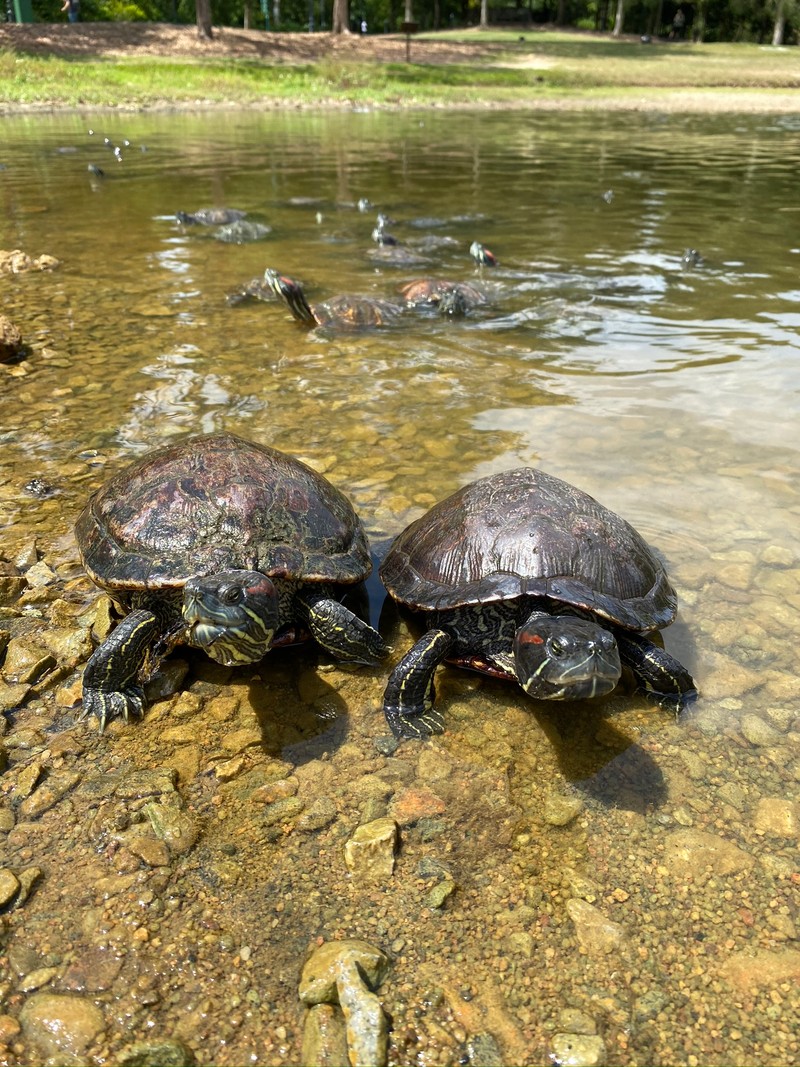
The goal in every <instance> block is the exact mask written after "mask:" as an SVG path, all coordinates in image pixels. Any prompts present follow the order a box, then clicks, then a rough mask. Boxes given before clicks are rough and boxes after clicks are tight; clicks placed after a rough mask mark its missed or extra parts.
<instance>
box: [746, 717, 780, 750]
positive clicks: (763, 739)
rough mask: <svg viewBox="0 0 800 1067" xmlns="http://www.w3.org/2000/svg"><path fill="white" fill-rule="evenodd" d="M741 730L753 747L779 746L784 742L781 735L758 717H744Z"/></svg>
mask: <svg viewBox="0 0 800 1067" xmlns="http://www.w3.org/2000/svg"><path fill="white" fill-rule="evenodd" d="M741 729H742V734H743V735H744V737H745V738H746V740H748V741H749V742H750V744H751V745H758V746H762V745H777V744H780V742H781V741H782V740H783V738H782V736H781V734H780V733H779V732H778V731H777V730H776V729H775V728H774V727H772V726H770V725H769V723H766V722H764V720H763V719H762V718H760V717H759V716H758V715H743V716H742V727H741Z"/></svg>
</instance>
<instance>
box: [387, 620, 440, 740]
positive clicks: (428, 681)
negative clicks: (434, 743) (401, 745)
mask: <svg viewBox="0 0 800 1067" xmlns="http://www.w3.org/2000/svg"><path fill="white" fill-rule="evenodd" d="M454 644H455V640H454V638H453V637H452V636H451V635H450V634H448V633H447V632H446V631H445V630H438V629H434V630H428V632H427V633H426V634H424V635H423V636H422V637H421V638H420V639H419V641H417V643H416V644H415V645H414V647H413V648H412V649H411V651H410V652H407V653H406V654H405V656H403V658H402V659H401V660H400V662H399V663H398V664H397V666H396V667H395V669H394V670H393V671H392V673H391V675H390V676H389V681H388V683H387V685H386V690H385V691H384V694H383V713H384V715H385V716H386V722H387V723H388V725H389V729H390V730H391V731H392V733H393V734H394V735H395V737H405V738H418V739H420V740H425V738H427V737H430V735H431V734H440V733H442V732H443V730H444V717H443V715H442V713H441V712H440V711H437V710H436V709H435V708H434V706H433V700H434V685H433V678H434V673H435V671H436V668H437V667H438V665H439V664H440V663H441V662H442V660H443V659H444V658H445V656H447V654H448V652H450V650H451V649H452V647H453V645H454Z"/></svg>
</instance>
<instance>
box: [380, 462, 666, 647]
mask: <svg viewBox="0 0 800 1067" xmlns="http://www.w3.org/2000/svg"><path fill="white" fill-rule="evenodd" d="M381 577H382V578H383V581H384V583H385V584H386V586H387V588H388V589H389V591H390V593H391V594H392V596H394V597H395V598H396V599H397V600H399V601H400V602H401V603H403V604H406V605H407V606H408V607H411V608H414V609H417V610H424V611H436V610H444V609H449V608H455V607H463V606H466V605H469V604H486V603H491V602H493V601H499V600H509V599H513V598H515V597H520V596H536V597H548V598H550V599H551V600H553V601H554V602H557V603H560V604H563V605H568V606H571V607H575V608H579V609H581V610H584V611H589V612H592V613H594V614H597V615H599V616H601V617H604V618H607V619H609V620H611V621H612V622H615V623H617V624H618V625H620V626H623V627H625V628H627V629H630V630H638V631H642V632H644V631H649V630H654V629H658V628H660V627H661V626H666V625H668V624H669V623H670V622H671V621H672V620H673V618H674V616H675V612H676V607H677V598H676V596H675V593H674V591H673V590H672V587H671V586H670V584H669V581H668V578H667V575H666V572H665V570H664V568H663V566H662V564H661V562H660V561H659V560H658V558H657V557H656V556H655V555H654V554H653V552H652V550H651V549H650V547H649V546H648V544H647V543H646V542H645V541H644V539H643V538H642V537H641V536H640V534H638V533H637V531H636V530H634V528H633V527H632V526H631V525H630V524H629V523H627V522H626V521H625V520H624V519H622V518H621V517H620V516H618V515H616V514H614V513H613V512H612V511H609V510H608V509H607V508H605V507H603V506H602V505H601V504H599V503H598V502H597V501H596V500H594V499H593V498H592V497H590V496H589V495H588V494H586V493H584V492H582V491H581V490H579V489H577V488H575V487H574V486H571V485H569V484H568V483H566V482H563V481H561V480H560V479H558V478H554V477H553V476H551V475H548V474H546V473H545V472H543V471H539V470H536V469H534V468H520V469H517V470H512V471H506V472H505V473H504V474H500V475H493V476H491V477H490V478H486V479H480V480H479V481H477V482H473V483H472V484H471V485H468V486H465V487H464V488H463V489H462V490H459V491H458V492H456V493H454V494H453V495H452V496H451V497H449V498H447V499H446V500H444V501H442V502H441V503H440V504H438V505H436V506H435V507H434V508H432V509H431V511H430V512H428V513H427V514H426V515H425V516H423V517H422V518H421V519H419V520H417V522H415V523H412V524H411V526H410V527H409V528H408V529H407V530H406V531H405V532H404V533H403V534H402V535H401V536H400V538H398V540H397V541H396V542H395V544H394V546H393V548H392V551H391V553H390V554H389V556H387V559H386V560H385V561H384V564H383V566H382V568H381Z"/></svg>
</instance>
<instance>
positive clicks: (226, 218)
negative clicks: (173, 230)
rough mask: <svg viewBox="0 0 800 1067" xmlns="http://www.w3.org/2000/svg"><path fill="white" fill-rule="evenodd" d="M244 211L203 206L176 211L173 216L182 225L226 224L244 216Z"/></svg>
mask: <svg viewBox="0 0 800 1067" xmlns="http://www.w3.org/2000/svg"><path fill="white" fill-rule="evenodd" d="M246 215H247V212H246V211H240V210H239V209H238V208H235V207H204V208H200V210H199V211H176V212H175V218H176V219H177V220H178V222H179V223H180V224H181V225H182V226H227V225H229V224H230V223H232V222H239V220H240V219H243V218H245V216H246Z"/></svg>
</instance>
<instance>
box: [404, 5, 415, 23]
mask: <svg viewBox="0 0 800 1067" xmlns="http://www.w3.org/2000/svg"><path fill="white" fill-rule="evenodd" d="M403 21H404V22H413V21H414V3H413V0H406V11H405V15H404V16H403Z"/></svg>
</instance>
